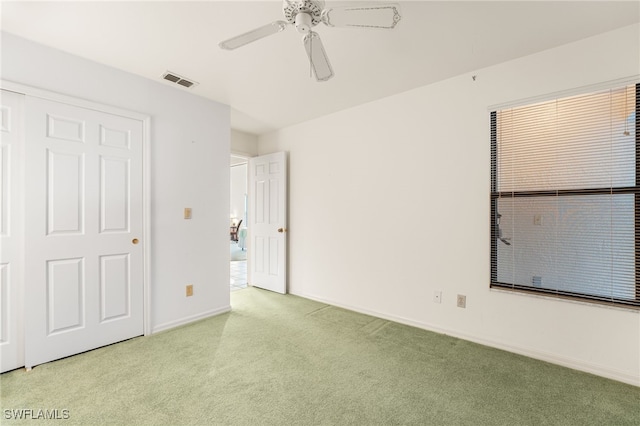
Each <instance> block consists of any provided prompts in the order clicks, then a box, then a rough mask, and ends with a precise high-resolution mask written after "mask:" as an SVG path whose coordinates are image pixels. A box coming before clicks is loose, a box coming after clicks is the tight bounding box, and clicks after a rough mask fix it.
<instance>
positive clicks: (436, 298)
mask: <svg viewBox="0 0 640 426" xmlns="http://www.w3.org/2000/svg"><path fill="white" fill-rule="evenodd" d="M433 303H442V292H441V291H439V290H436V291H434V292H433Z"/></svg>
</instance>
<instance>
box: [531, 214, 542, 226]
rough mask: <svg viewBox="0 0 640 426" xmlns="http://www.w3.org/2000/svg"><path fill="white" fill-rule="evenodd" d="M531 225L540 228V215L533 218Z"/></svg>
mask: <svg viewBox="0 0 640 426" xmlns="http://www.w3.org/2000/svg"><path fill="white" fill-rule="evenodd" d="M533 224H534V225H535V226H542V215H541V214H537V215H534V216H533Z"/></svg>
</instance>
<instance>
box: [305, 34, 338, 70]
mask: <svg viewBox="0 0 640 426" xmlns="http://www.w3.org/2000/svg"><path fill="white" fill-rule="evenodd" d="M303 42H304V48H305V49H306V50H307V56H309V61H310V62H311V67H312V68H313V73H314V74H315V75H316V80H318V81H327V80H329V79H330V78H331V77H333V69H331V64H330V63H329V58H328V57H327V53H326V52H325V51H324V46H322V40H320V36H319V35H318V33H316V32H313V31H309V33H308V34H307V35H305V36H304V39H303Z"/></svg>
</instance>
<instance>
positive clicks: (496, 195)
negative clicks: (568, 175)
mask: <svg viewBox="0 0 640 426" xmlns="http://www.w3.org/2000/svg"><path fill="white" fill-rule="evenodd" d="M628 85H632V84H625V86H628ZM633 85H634V86H635V95H636V98H635V110H634V111H635V186H630V187H629V186H627V187H613V188H612V187H606V188H589V189H568V190H541V191H502V192H499V191H498V190H497V185H498V182H497V173H498V166H499V165H498V156H497V153H498V151H497V150H498V143H497V138H498V132H497V130H498V129H497V114H498V111H500V110H501V109H502V108H498V107H492V108H491V109H490V137H491V192H490V206H491V207H490V221H491V226H490V232H491V251H490V252H491V259H490V260H491V276H490V288H498V289H503V290H509V291H516V292H524V293H530V294H540V295H547V296H551V297H554V298H569V299H573V300H582V301H586V302H593V303H602V304H606V305H615V306H624V307H632V308H636V309H640V83H635V84H633ZM586 93H588V92H586ZM558 98H559V97H558ZM531 103H533V102H531ZM524 105H527V104H526V103H525V104H523V106H524ZM595 194H607V195H614V194H634V232H635V234H634V241H635V247H634V250H635V253H634V258H635V299H633V300H630V299H617V298H605V297H602V296H596V295H590V294H584V293H576V292H570V291H563V290H557V289H547V288H541V287H534V286H530V285H523V284H516V283H505V282H500V281H498V240H499V218H498V209H497V204H498V200H499V199H505V198H512V197H513V198H519V197H549V196H560V197H563V196H574V195H595Z"/></svg>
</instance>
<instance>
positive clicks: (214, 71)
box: [1, 0, 640, 134]
mask: <svg viewBox="0 0 640 426" xmlns="http://www.w3.org/2000/svg"><path fill="white" fill-rule="evenodd" d="M352 3H353V2H350V3H344V2H332V1H330V0H329V1H327V4H328V5H329V6H336V5H338V6H339V5H344V4H352ZM1 7H2V21H1V25H2V29H3V30H5V31H7V32H10V33H13V34H16V35H19V36H22V37H24V38H27V39H31V40H34V41H36V42H38V43H42V44H45V45H48V46H52V47H55V48H58V49H61V50H64V51H67V52H70V53H73V54H76V55H79V56H83V57H86V58H89V59H92V60H94V61H97V62H100V63H104V64H107V65H110V66H113V67H115V68H119V69H122V70H125V71H128V72H131V73H134V74H138V75H141V76H144V77H147V78H150V79H154V80H157V81H159V82H162V84H167V85H172V83H169V82H166V81H164V80H161V75H162V74H163V73H164V72H165V71H166V70H170V71H173V72H175V73H178V74H180V75H182V76H185V77H188V78H190V79H192V80H195V81H197V82H198V83H199V85H197V86H195V87H193V88H191V89H185V88H182V87H179V86H175V85H173V86H175V87H176V90H188V91H191V92H192V93H195V94H197V95H200V96H203V97H206V98H210V99H213V100H215V101H218V102H221V103H224V104H228V105H230V106H231V108H232V114H231V126H232V127H233V128H235V129H237V130H241V131H245V132H248V133H253V134H261V133H265V132H269V131H272V130H275V129H279V128H282V127H285V126H288V125H291V124H294V123H298V122H302V121H307V120H310V119H313V118H315V117H319V116H323V115H326V114H330V113H332V112H335V111H339V110H342V109H346V108H350V107H353V106H355V105H358V104H362V103H365V102H369V101H372V100H375V99H379V98H382V97H386V96H389V95H392V94H394V93H399V92H403V91H406V90H410V89H413V88H416V87H419V86H424V85H426V84H430V83H433V82H435V81H439V80H442V79H446V78H449V77H453V76H456V75H460V74H464V73H467V72H473V71H474V70H477V69H479V68H482V67H486V66H490V65H493V64H497V63H500V62H504V61H507V60H510V59H513V58H517V57H521V56H525V55H528V54H531V53H534V52H538V51H541V50H545V49H549V48H552V47H554V46H558V45H561V44H565V43H569V42H572V41H575V40H579V39H582V38H585V37H589V36H592V35H595V34H599V33H602V32H606V31H609V30H613V29H616V28H619V27H623V26H626V25H630V24H633V23H636V22H640V2H638V1H637V0H636V1H622V2H611V1H604V2H595V1H560V2H544V1H531V2H519V1H497V2H484V1H471V2H460V1H446V2H436V1H408V2H400V8H401V14H402V20H401V21H400V23H399V24H398V26H397V27H396V28H395V29H394V30H365V29H351V28H329V27H326V26H324V25H323V24H320V25H318V26H317V27H316V28H315V31H317V32H318V33H319V34H320V36H321V37H322V41H323V44H324V47H325V50H326V51H327V54H328V55H329V58H330V60H331V64H332V66H333V69H334V72H335V77H334V78H333V79H331V80H329V81H328V82H324V83H318V82H316V81H315V79H312V78H310V69H309V63H308V60H307V58H306V54H305V52H304V48H303V46H302V41H301V36H300V35H299V34H298V33H296V31H295V30H294V29H293V28H292V27H288V28H287V29H286V30H285V31H283V32H281V33H278V34H276V35H273V36H270V37H268V38H265V39H262V40H259V41H257V42H255V43H253V44H249V45H247V46H244V47H241V48H239V49H238V50H234V51H224V50H221V49H219V48H218V42H220V41H222V40H224V39H227V38H230V37H233V36H235V35H238V34H240V33H243V32H246V31H248V30H251V29H253V28H256V27H258V26H261V25H264V24H266V23H269V22H272V21H275V20H282V19H283V17H282V12H281V2H279V1H275V2H274V1H257V2H255V1H254V2H247V1H227V2H222V1H202V2H188V1H163V2H150V1H144V2H108V1H105V2H84V1H83V2H67V1H64V2H51V1H48V2H24V1H21V2H7V1H4V0H3V1H2V3H1Z"/></svg>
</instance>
